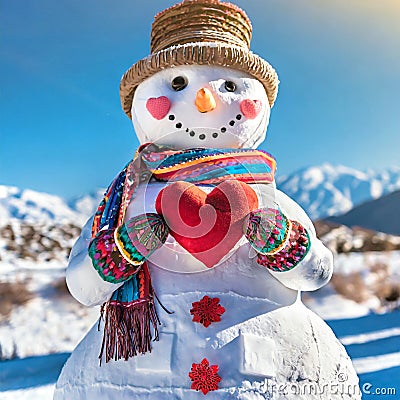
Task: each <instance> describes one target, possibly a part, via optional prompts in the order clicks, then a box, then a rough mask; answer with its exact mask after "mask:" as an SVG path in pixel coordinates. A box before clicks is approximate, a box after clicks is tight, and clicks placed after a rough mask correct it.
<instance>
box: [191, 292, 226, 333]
mask: <svg viewBox="0 0 400 400" xmlns="http://www.w3.org/2000/svg"><path fill="white" fill-rule="evenodd" d="M192 307H193V308H192V309H191V310H190V314H191V315H193V322H198V323H200V324H203V325H204V326H205V327H206V328H208V327H209V326H210V325H211V324H212V323H213V322H219V321H221V315H222V314H223V313H224V312H225V308H224V307H222V306H221V305H220V304H219V298H218V297H214V298H212V297H208V296H204V297H203V298H202V299H201V300H200V301H196V302H195V303H192Z"/></svg>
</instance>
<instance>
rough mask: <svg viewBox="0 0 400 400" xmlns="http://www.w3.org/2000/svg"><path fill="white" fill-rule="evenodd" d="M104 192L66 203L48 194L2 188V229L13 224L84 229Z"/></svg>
mask: <svg viewBox="0 0 400 400" xmlns="http://www.w3.org/2000/svg"><path fill="white" fill-rule="evenodd" d="M103 192H104V190H98V191H95V192H93V193H90V194H88V195H86V196H82V197H78V198H76V199H72V200H70V201H67V200H65V199H63V198H62V197H59V196H56V195H52V194H48V193H43V192H37V191H34V190H30V189H24V190H22V189H19V188H17V187H15V186H4V185H0V226H1V225H5V224H7V223H8V222H9V221H10V220H20V221H24V222H27V223H40V224H46V223H53V224H66V223H73V224H76V225H82V224H83V223H84V222H85V221H86V219H87V218H88V217H89V216H90V215H91V213H92V212H93V210H94V209H95V207H96V205H97V204H98V203H99V199H100V198H101V195H102V194H103Z"/></svg>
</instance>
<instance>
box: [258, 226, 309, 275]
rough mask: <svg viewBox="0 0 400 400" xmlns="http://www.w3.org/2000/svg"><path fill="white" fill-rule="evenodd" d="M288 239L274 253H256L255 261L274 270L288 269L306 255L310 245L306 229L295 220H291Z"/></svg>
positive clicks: (282, 270)
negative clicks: (281, 247) (280, 248)
mask: <svg viewBox="0 0 400 400" xmlns="http://www.w3.org/2000/svg"><path fill="white" fill-rule="evenodd" d="M291 223H292V228H291V230H290V235H289V239H288V240H287V242H286V243H285V246H284V248H283V249H282V250H280V251H279V252H277V253H275V254H258V255H257V263H258V264H260V265H262V266H264V267H266V268H268V269H270V270H271V271H274V272H284V271H290V270H291V269H293V268H294V267H295V266H296V265H298V264H299V263H300V262H301V261H302V260H304V258H305V257H306V255H307V253H308V251H309V250H310V247H311V241H310V236H309V234H308V232H307V230H306V229H305V228H304V227H303V226H302V225H301V224H300V223H299V222H297V221H291Z"/></svg>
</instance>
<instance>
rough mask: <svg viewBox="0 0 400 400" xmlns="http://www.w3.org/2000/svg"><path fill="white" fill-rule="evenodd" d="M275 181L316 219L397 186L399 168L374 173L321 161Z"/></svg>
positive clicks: (338, 211) (378, 195)
mask: <svg viewBox="0 0 400 400" xmlns="http://www.w3.org/2000/svg"><path fill="white" fill-rule="evenodd" d="M277 185H278V188H279V189H281V190H282V191H283V192H285V193H286V194H288V195H289V196H290V197H292V198H293V199H295V200H296V201H297V202H298V203H299V204H300V205H301V206H302V207H303V208H304V209H305V210H306V211H307V212H308V214H309V215H310V216H311V218H313V219H318V218H323V217H327V216H331V215H337V214H343V213H345V212H347V211H349V210H351V209H352V208H353V207H354V206H356V205H358V204H361V203H363V202H365V201H368V200H371V199H377V198H379V197H381V196H383V195H385V194H387V193H390V192H393V191H395V190H397V189H400V168H399V167H393V168H391V169H388V170H386V171H383V172H379V173H378V172H375V171H367V172H362V171H359V170H356V169H353V168H348V167H344V166H340V165H339V166H333V165H330V164H323V165H320V166H313V167H308V168H304V169H301V170H299V171H297V172H295V173H293V174H291V175H288V176H281V177H279V176H278V179H277Z"/></svg>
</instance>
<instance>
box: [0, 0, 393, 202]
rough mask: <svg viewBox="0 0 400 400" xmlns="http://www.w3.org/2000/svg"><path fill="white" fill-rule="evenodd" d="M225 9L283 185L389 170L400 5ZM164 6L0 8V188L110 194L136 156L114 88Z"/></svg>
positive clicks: (44, 0)
mask: <svg viewBox="0 0 400 400" xmlns="http://www.w3.org/2000/svg"><path fill="white" fill-rule="evenodd" d="M234 2H235V3H236V4H238V5H239V6H241V7H243V8H244V9H245V10H246V11H247V13H248V15H249V16H250V18H251V20H252V22H253V28H254V33H253V42H252V50H253V51H254V52H256V53H258V54H260V55H261V56H263V57H264V58H265V59H267V60H268V61H269V62H270V63H271V64H272V65H273V66H274V67H275V68H276V69H277V71H278V74H279V77H280V80H281V86H280V93H279V95H278V100H277V102H276V105H275V107H274V109H273V111H272V118H271V123H270V127H269V129H268V135H267V140H266V142H265V143H264V144H263V145H262V148H264V149H267V150H268V151H270V152H271V153H272V154H274V155H275V157H276V158H277V160H278V169H279V173H280V174H286V173H290V172H293V171H295V170H296V169H299V168H301V167H304V166H308V165H314V164H320V163H323V162H329V163H332V164H344V165H347V166H350V167H354V168H360V169H366V168H373V169H379V170H382V169H384V168H387V167H390V166H393V165H400V156H399V150H398V149H399V148H400V110H399V109H400V24H399V23H398V21H399V20H400V3H399V2H398V0H379V1H378V0H330V1H323V0H253V1H244V0H237V1H234ZM174 3H175V2H174V1H161V0H152V1H148V2H144V1H140V2H139V1H135V0H130V1H128V0H118V1H111V0H85V1H82V0H68V1H67V0H64V1H54V0H25V1H5V0H3V1H2V2H1V8H0V10H1V11H0V55H1V63H0V80H1V84H0V90H1V91H0V102H1V104H0V109H1V111H0V184H6V185H16V186H20V187H22V188H31V189H34V190H40V191H47V192H50V193H55V194H60V195H63V196H66V197H71V196H76V195H80V194H82V193H87V192H89V191H91V190H92V189H94V188H96V187H102V186H107V185H108V183H109V182H110V181H111V179H112V178H113V176H114V175H115V174H116V173H117V172H118V171H119V170H120V169H121V168H122V167H123V165H124V164H125V163H126V162H127V161H128V160H129V159H130V158H131V157H132V155H133V153H134V151H135V149H136V147H137V145H138V142H137V139H136V138H135V135H134V132H133V128H132V125H131V122H130V121H129V119H128V118H127V117H126V116H125V114H124V113H123V111H122V109H121V107H120V102H119V80H120V78H121V76H122V74H123V73H124V72H125V70H127V69H128V68H129V67H130V66H131V65H132V64H133V63H134V62H135V61H137V60H138V59H140V58H142V57H144V56H146V55H147V54H148V53H149V42H150V40H149V36H150V27H151V23H152V20H153V16H154V14H155V13H157V12H158V11H161V10H162V9H164V8H166V7H167V6H170V5H172V4H174Z"/></svg>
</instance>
